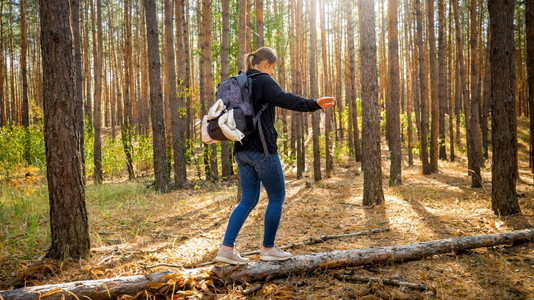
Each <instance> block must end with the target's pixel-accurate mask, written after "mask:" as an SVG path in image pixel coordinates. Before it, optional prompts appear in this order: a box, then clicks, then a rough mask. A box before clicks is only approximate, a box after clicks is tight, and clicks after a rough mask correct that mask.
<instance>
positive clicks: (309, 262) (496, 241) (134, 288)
mask: <svg viewBox="0 0 534 300" xmlns="http://www.w3.org/2000/svg"><path fill="white" fill-rule="evenodd" d="M533 239H534V230H532V229H531V230H523V231H515V232H508V233H500V234H490V235H475V236H463V237H457V238H449V239H442V240H434V241H429V242H422V243H417V244H410V245H400V246H388V247H381V248H364V249H348V250H339V251H332V252H322V253H315V254H308V255H298V256H293V257H292V258H291V259H290V260H287V261H285V262H280V263H273V262H261V261H260V262H253V263H249V264H248V265H246V266H242V267H235V266H222V267H207V268H197V269H189V270H185V271H184V272H185V273H186V274H182V275H179V274H173V273H171V272H158V273H153V274H148V275H133V276H126V277H115V278H107V279H99V280H87V281H77V282H69V283H62V284H51V285H42V286H33V287H25V288H21V289H16V290H10V291H1V292H0V296H1V297H3V298H4V299H5V300H11V299H18V300H29V299H36V298H38V297H39V296H40V295H43V294H46V293H48V292H51V291H56V292H55V293H53V292H52V293H51V294H50V295H49V296H48V297H47V299H50V300H55V299H62V297H66V298H67V299H73V298H74V297H73V295H76V297H78V298H79V299H82V298H90V299H93V300H99V299H109V298H117V297H120V296H121V295H136V294H138V293H139V292H142V291H143V290H147V289H149V288H150V286H149V284H150V283H152V284H154V283H155V282H160V283H165V282H167V281H168V279H169V278H168V277H165V276H166V275H171V276H187V277H188V278H191V277H193V278H194V277H195V276H199V277H200V278H202V279H206V280H207V279H211V280H213V281H216V282H219V283H224V284H228V283H233V282H247V283H251V282H254V281H269V280H271V279H275V278H280V277H286V276H290V275H291V274H301V273H310V272H313V271H315V270H323V269H332V268H344V267H355V266H361V265H373V264H381V263H382V264H384V263H386V264H387V263H402V262H407V261H411V260H419V259H423V258H426V257H431V256H434V255H439V254H445V253H450V252H461V251H465V250H469V249H475V248H481V247H493V246H498V245H504V244H514V243H520V242H529V241H532V240H533ZM206 272H208V273H209V274H210V278H205V276H204V277H202V276H203V275H204V274H205V273H206ZM200 278H199V279H200ZM158 286H160V285H158ZM171 290H172V285H171ZM69 297H70V298H69Z"/></svg>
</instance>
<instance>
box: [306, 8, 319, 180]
mask: <svg viewBox="0 0 534 300" xmlns="http://www.w3.org/2000/svg"><path fill="white" fill-rule="evenodd" d="M309 7H310V21H309V22H310V92H311V94H310V98H313V99H317V98H318V96H319V92H318V87H317V61H316V49H317V25H316V24H317V17H316V15H317V0H311V4H310V6H309ZM320 113H321V112H320V111H315V112H313V113H312V129H313V133H312V134H313V135H312V140H313V180H314V181H319V180H321V149H320V146H319V135H320V134H321V133H320V126H319V125H320V123H321V116H320V115H319V114H320Z"/></svg>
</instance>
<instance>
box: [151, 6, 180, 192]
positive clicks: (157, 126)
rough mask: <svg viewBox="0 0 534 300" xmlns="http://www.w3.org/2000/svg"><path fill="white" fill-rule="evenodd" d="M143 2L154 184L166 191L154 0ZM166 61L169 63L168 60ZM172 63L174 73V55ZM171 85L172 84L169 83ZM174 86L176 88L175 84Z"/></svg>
mask: <svg viewBox="0 0 534 300" xmlns="http://www.w3.org/2000/svg"><path fill="white" fill-rule="evenodd" d="M144 3H145V12H146V31H147V48H148V66H149V70H148V71H149V77H150V116H151V120H152V138H153V143H154V147H153V151H154V178H155V183H154V186H155V189H156V191H157V192H160V193H166V192H168V191H169V178H168V176H169V173H168V172H167V164H166V154H165V120H164V119H163V97H162V94H161V73H160V72H161V63H160V58H159V40H158V20H157V18H156V2H155V1H154V0H144ZM169 11H170V8H169ZM167 63H168V64H169V63H170V62H167ZM172 65H173V66H172V67H173V73H174V57H173V59H172ZM171 85H174V84H173V83H171ZM174 87H175V88H176V86H175V85H174ZM175 92H176V90H175ZM175 94H176V93H175Z"/></svg>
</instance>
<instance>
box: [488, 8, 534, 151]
mask: <svg viewBox="0 0 534 300" xmlns="http://www.w3.org/2000/svg"><path fill="white" fill-rule="evenodd" d="M533 17H534V16H533ZM490 43H491V33H490V30H489V29H488V38H487V42H486V58H485V65H486V66H485V68H484V98H483V103H482V114H481V118H480V128H481V132H482V155H483V157H484V159H488V157H489V142H488V117H489V108H490V104H491V63H490ZM531 132H532V131H531Z"/></svg>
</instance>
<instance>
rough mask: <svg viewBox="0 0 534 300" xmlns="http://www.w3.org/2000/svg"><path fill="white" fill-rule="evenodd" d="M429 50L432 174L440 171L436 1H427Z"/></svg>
mask: <svg viewBox="0 0 534 300" xmlns="http://www.w3.org/2000/svg"><path fill="white" fill-rule="evenodd" d="M426 11H427V25H428V31H427V33H428V43H429V45H430V47H429V49H428V51H429V52H428V56H429V65H430V95H431V97H430V98H431V99H430V111H431V117H432V118H431V125H430V172H432V173H436V172H437V171H438V132H439V99H438V91H439V78H438V76H439V73H438V65H437V63H436V30H435V29H434V0H427V2H426Z"/></svg>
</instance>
